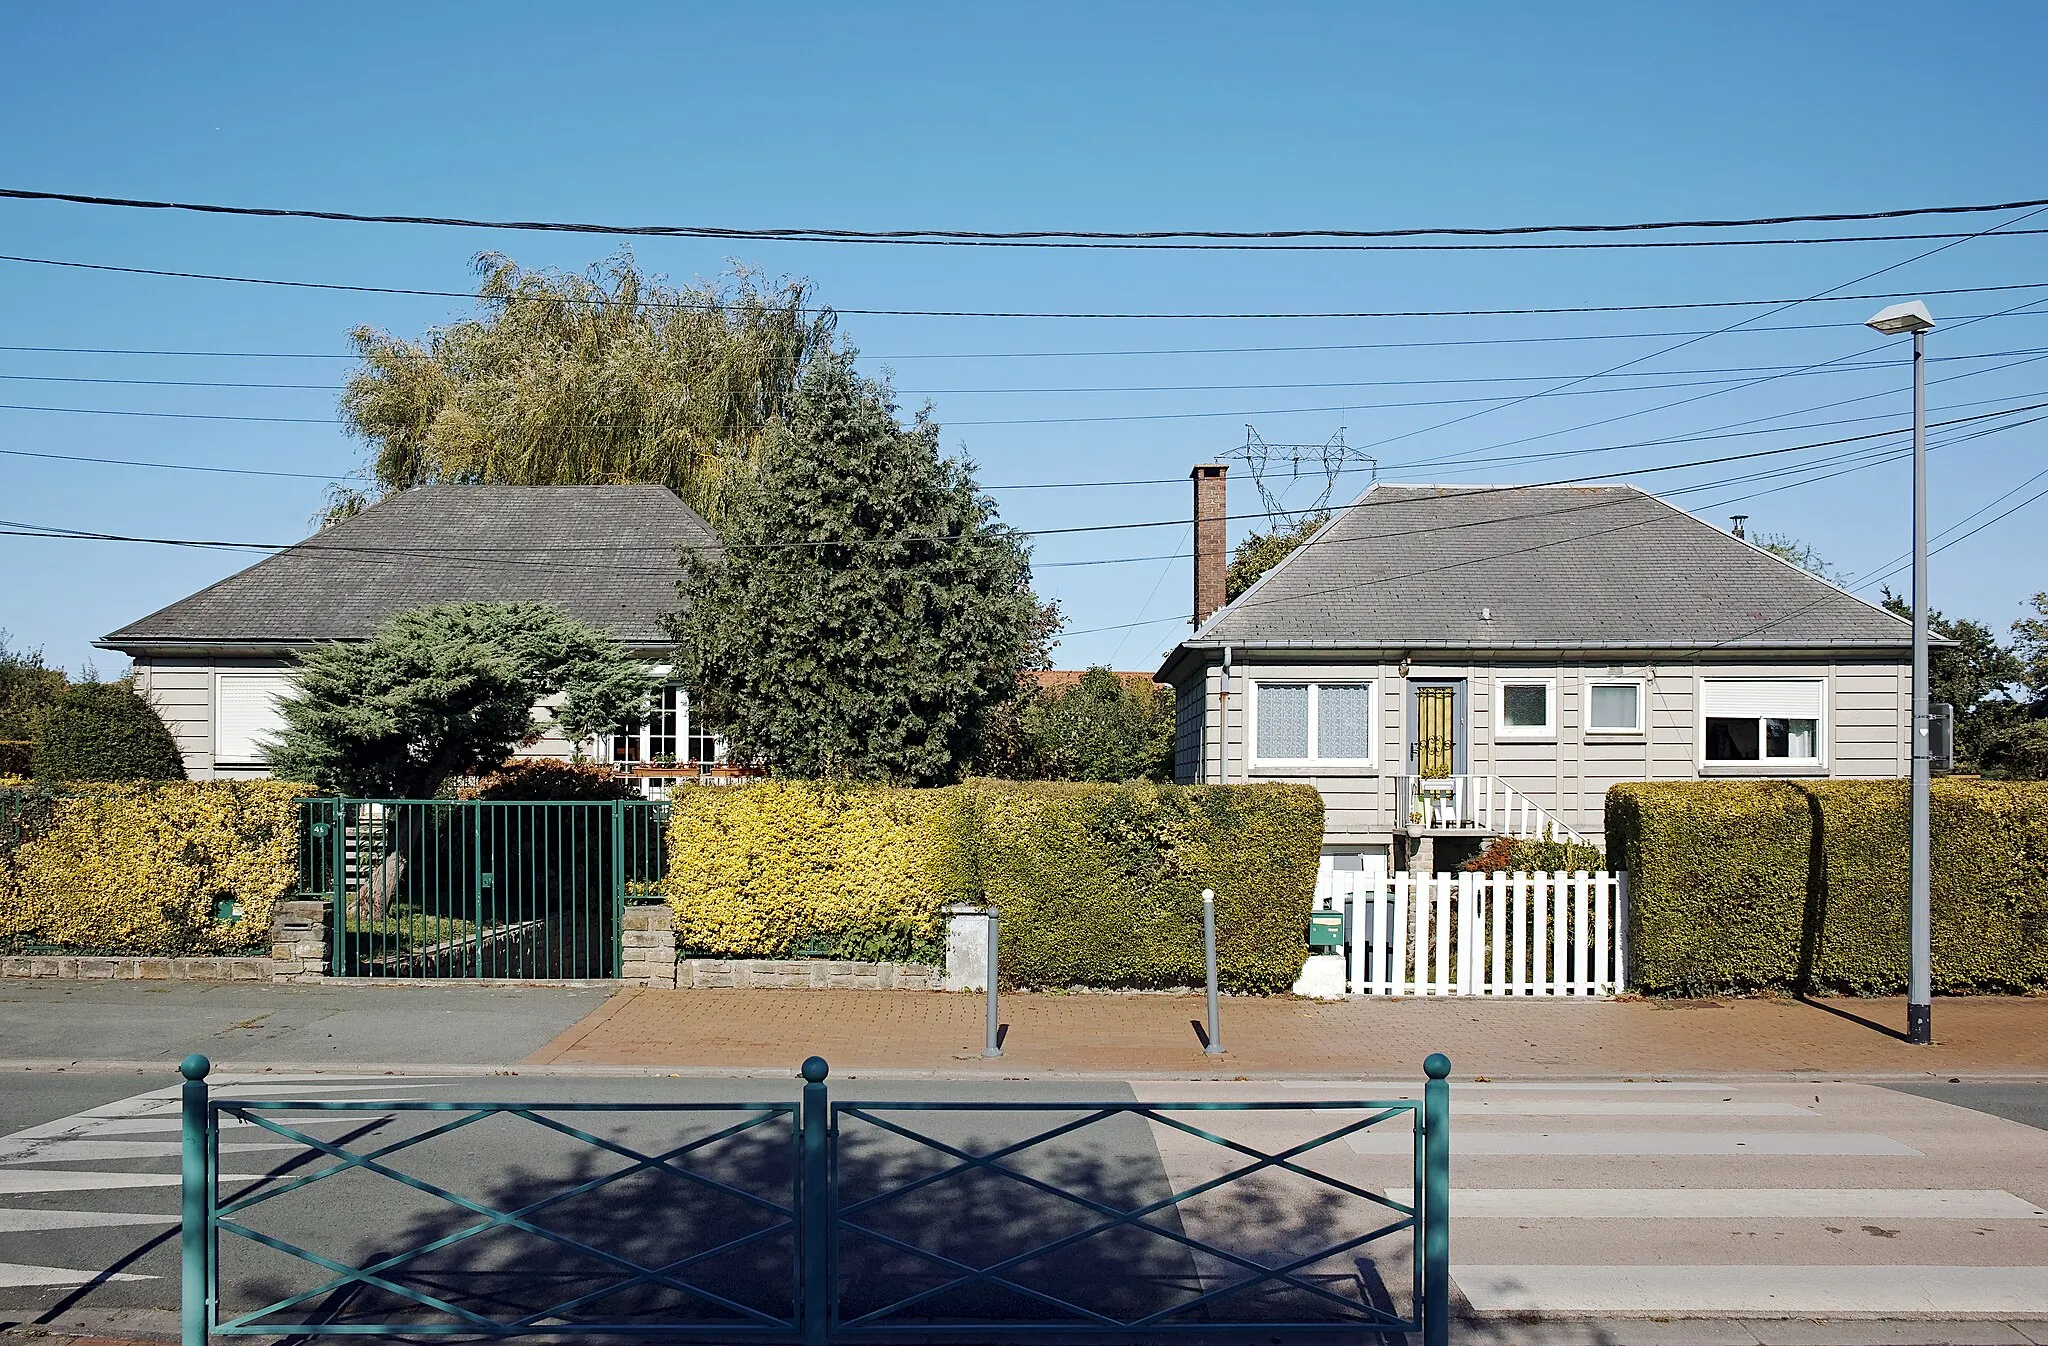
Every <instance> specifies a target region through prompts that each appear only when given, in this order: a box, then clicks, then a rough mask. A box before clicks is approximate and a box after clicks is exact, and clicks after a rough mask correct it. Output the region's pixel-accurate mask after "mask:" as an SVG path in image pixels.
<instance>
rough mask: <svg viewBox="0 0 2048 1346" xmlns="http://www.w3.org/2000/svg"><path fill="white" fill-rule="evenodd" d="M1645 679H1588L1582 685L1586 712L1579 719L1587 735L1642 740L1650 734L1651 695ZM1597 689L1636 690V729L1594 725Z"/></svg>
mask: <svg viewBox="0 0 2048 1346" xmlns="http://www.w3.org/2000/svg"><path fill="white" fill-rule="evenodd" d="M1647 682H1648V679H1645V678H1587V679H1585V680H1584V681H1583V683H1582V684H1581V685H1582V686H1583V687H1584V689H1585V691H1584V695H1585V710H1584V714H1582V715H1581V716H1580V717H1579V718H1580V721H1581V722H1582V723H1583V724H1584V725H1585V726H1586V733H1587V735H1588V736H1589V737H1592V738H1641V737H1642V736H1643V735H1644V734H1646V733H1648V732H1649V718H1650V693H1649V688H1648V687H1647V686H1646V683H1647ZM1595 687H1633V688H1635V689H1636V727H1635V728H1633V729H1603V728H1600V727H1599V726H1597V725H1595V724H1594V723H1593V689H1594V688H1595Z"/></svg>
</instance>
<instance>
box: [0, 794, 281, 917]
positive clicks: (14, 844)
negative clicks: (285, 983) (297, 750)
mask: <svg viewBox="0 0 2048 1346" xmlns="http://www.w3.org/2000/svg"><path fill="white" fill-rule="evenodd" d="M306 793H307V791H306V787H305V786H303V785H296V784H293V783H290V782H285V781H263V780H252V781H204V782H199V781H193V782H183V781H181V782H169V783H162V784H125V783H124V784H78V785H67V786H63V787H60V788H59V789H57V790H56V791H54V792H53V791H49V790H45V789H43V788H41V787H38V786H34V785H30V784H29V783H27V782H24V781H18V780H0V949H14V950H22V949H28V948H33V947H56V948H61V949H66V950H76V951H79V952H88V953H108V954H127V955H150V956H166V957H172V956H186V955H211V954H221V953H227V952H231V951H236V950H242V949H248V948H254V947H260V946H267V944H268V942H269V934H270V918H271V910H272V906H273V904H274V903H275V902H276V901H277V900H278V899H279V898H281V897H285V896H288V895H289V894H290V893H291V891H292V889H293V886H294V884H295V883H296V882H297V877H298V808H297V805H296V803H295V801H296V800H298V799H299V798H300V797H302V796H303V795H305V794H306ZM224 903H226V904H232V905H231V906H230V907H229V909H230V910H233V911H235V912H237V913H238V914H237V915H235V916H232V917H228V918H226V919H223V918H221V917H220V916H219V915H217V912H219V911H220V910H221V909H222V907H223V904H224Z"/></svg>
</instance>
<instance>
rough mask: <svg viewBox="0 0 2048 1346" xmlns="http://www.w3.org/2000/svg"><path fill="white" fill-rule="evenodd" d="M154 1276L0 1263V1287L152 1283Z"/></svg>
mask: <svg viewBox="0 0 2048 1346" xmlns="http://www.w3.org/2000/svg"><path fill="white" fill-rule="evenodd" d="M155 1279H157V1278H156V1277H154V1276H135V1275H131V1274H129V1273H128V1272H125V1271H123V1272H113V1273H109V1272H99V1271H73V1270H71V1269H70V1268H69V1267H36V1266H26V1265H24V1264H22V1263H20V1262H0V1287H7V1288H10V1289H11V1288H14V1287H18V1286H26V1285H84V1284H85V1283H86V1282H88V1281H101V1280H106V1281H153V1280H155Z"/></svg>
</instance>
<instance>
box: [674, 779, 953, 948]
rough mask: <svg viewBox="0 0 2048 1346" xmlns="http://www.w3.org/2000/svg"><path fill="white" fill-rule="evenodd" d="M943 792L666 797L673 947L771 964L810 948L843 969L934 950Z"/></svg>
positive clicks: (692, 791) (822, 788) (940, 898)
mask: <svg viewBox="0 0 2048 1346" xmlns="http://www.w3.org/2000/svg"><path fill="white" fill-rule="evenodd" d="M946 794H947V792H946V791H944V790H889V789H882V788H879V787H876V788H845V787H837V786H830V785H817V784H812V783H809V782H802V781H764V782H762V783H760V784H758V785H748V786H745V787H741V788H732V787H719V786H689V787H678V788H676V789H675V790H672V791H671V792H670V796H669V797H670V801H671V802H670V805H669V808H670V821H669V849H668V878H667V881H666V882H665V883H664V884H663V891H664V893H665V894H666V895H667V897H668V901H669V906H670V907H671V908H672V909H673V910H674V912H675V925H676V947H677V948H678V949H682V950H685V951H692V952H701V953H710V954H715V955H718V956H722V957H733V958H775V957H782V956H785V955H787V954H789V953H790V952H792V951H793V950H795V949H797V948H799V947H801V946H804V945H806V944H810V943H813V942H814V941H815V942H822V943H824V944H826V945H829V946H830V948H831V951H832V952H833V953H834V954H835V955H836V956H839V957H842V958H861V959H871V960H875V961H891V960H899V959H900V960H910V959H930V958H932V957H934V956H936V954H937V953H938V951H939V950H941V949H943V947H944V942H945V924H946V918H945V915H944V913H943V911H942V910H941V909H942V908H943V907H944V906H945V903H946V894H947V891H948V889H947V885H946V882H945V879H944V875H943V873H942V869H941V866H942V865H943V862H944V854H943V850H944V848H943V845H942V840H943V837H942V833H943V826H944V820H943V818H942V814H943V811H944V808H945V804H946V799H945V796H946Z"/></svg>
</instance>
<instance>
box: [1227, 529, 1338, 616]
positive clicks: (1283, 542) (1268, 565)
mask: <svg viewBox="0 0 2048 1346" xmlns="http://www.w3.org/2000/svg"><path fill="white" fill-rule="evenodd" d="M1329 521H1330V513H1329V511H1328V510H1319V511H1317V512H1316V513H1314V514H1310V515H1308V516H1307V517H1305V518H1301V519H1297V520H1295V521H1294V522H1293V523H1291V524H1276V525H1274V527H1273V528H1272V529H1271V530H1270V531H1268V532H1264V533H1253V534H1252V535H1251V536H1250V537H1248V538H1246V539H1245V540H1244V541H1242V542H1240V543H1238V544H1237V550H1236V551H1234V552H1232V553H1231V556H1230V569H1229V570H1227V571H1225V572H1224V576H1223V601H1224V602H1226V603H1235V602H1236V601H1237V600H1238V597H1239V596H1240V595H1242V594H1243V593H1244V591H1245V590H1247V589H1249V588H1251V587H1252V585H1254V584H1256V583H1258V582H1259V577H1260V576H1262V575H1264V574H1265V573H1266V572H1267V571H1268V570H1271V569H1272V568H1273V567H1274V566H1276V565H1279V564H1280V563H1281V562H1282V561H1284V560H1286V559H1287V558H1288V557H1289V556H1291V555H1293V554H1294V550H1295V548H1297V547H1299V546H1301V544H1302V543H1304V542H1307V541H1308V540H1309V539H1310V538H1312V537H1314V536H1315V535H1316V534H1317V533H1319V532H1321V531H1322V527H1323V525H1324V524H1326V523H1328V522H1329Z"/></svg>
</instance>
